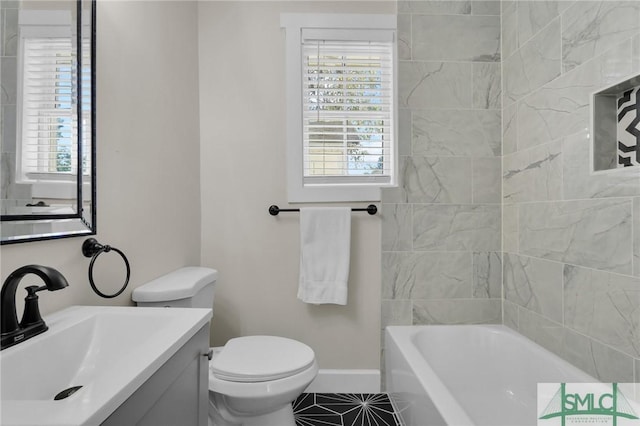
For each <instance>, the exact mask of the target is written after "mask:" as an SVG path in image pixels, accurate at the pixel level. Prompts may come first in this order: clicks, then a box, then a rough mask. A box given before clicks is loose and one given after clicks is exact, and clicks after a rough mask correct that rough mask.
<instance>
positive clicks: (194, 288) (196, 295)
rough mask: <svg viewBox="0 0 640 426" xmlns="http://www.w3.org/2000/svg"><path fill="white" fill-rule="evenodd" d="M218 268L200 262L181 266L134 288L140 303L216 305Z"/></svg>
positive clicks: (188, 306)
mask: <svg viewBox="0 0 640 426" xmlns="http://www.w3.org/2000/svg"><path fill="white" fill-rule="evenodd" d="M217 279H218V271H216V270H215V269H211V268H204V267H200V266H187V267H184V268H180V269H178V270H175V271H173V272H170V273H168V274H166V275H163V276H161V277H159V278H156V279H155V280H153V281H149V282H148V283H146V284H143V285H141V286H140V287H137V288H135V289H134V290H133V293H131V299H133V301H134V302H136V304H137V305H138V306H156V307H173V308H208V309H213V299H214V296H215V284H216V280H217Z"/></svg>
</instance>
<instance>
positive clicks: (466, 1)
mask: <svg viewBox="0 0 640 426" xmlns="http://www.w3.org/2000/svg"><path fill="white" fill-rule="evenodd" d="M472 1H474V0H459V1H457V0H455V1H451V0H433V1H431V0H427V1H425V0H415V1H406V0H400V1H399V2H398V12H399V13H414V14H415V13H419V14H426V15H468V14H470V13H471V2H472Z"/></svg>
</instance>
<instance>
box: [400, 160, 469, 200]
mask: <svg viewBox="0 0 640 426" xmlns="http://www.w3.org/2000/svg"><path fill="white" fill-rule="evenodd" d="M471 172H472V170H471V159H470V158H461V157H455V158H454V157H417V156H413V157H405V161H404V165H403V175H402V176H403V180H402V186H403V189H404V191H405V194H406V199H407V201H408V202H410V203H470V202H471Z"/></svg>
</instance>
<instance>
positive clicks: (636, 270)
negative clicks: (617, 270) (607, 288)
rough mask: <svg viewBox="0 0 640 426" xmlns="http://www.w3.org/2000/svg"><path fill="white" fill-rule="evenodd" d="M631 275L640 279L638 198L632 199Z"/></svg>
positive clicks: (639, 202) (639, 215)
mask: <svg viewBox="0 0 640 426" xmlns="http://www.w3.org/2000/svg"><path fill="white" fill-rule="evenodd" d="M633 275H635V276H636V277H640V197H636V198H634V199H633Z"/></svg>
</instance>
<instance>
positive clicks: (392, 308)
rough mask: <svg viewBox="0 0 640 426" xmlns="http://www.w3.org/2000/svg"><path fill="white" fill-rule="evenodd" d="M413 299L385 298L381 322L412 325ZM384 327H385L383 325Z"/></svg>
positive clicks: (385, 324)
mask: <svg viewBox="0 0 640 426" xmlns="http://www.w3.org/2000/svg"><path fill="white" fill-rule="evenodd" d="M412 320H413V317H412V306H411V300H383V301H382V317H381V324H384V326H385V327H386V326H387V325H412ZM383 329H384V327H383Z"/></svg>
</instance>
